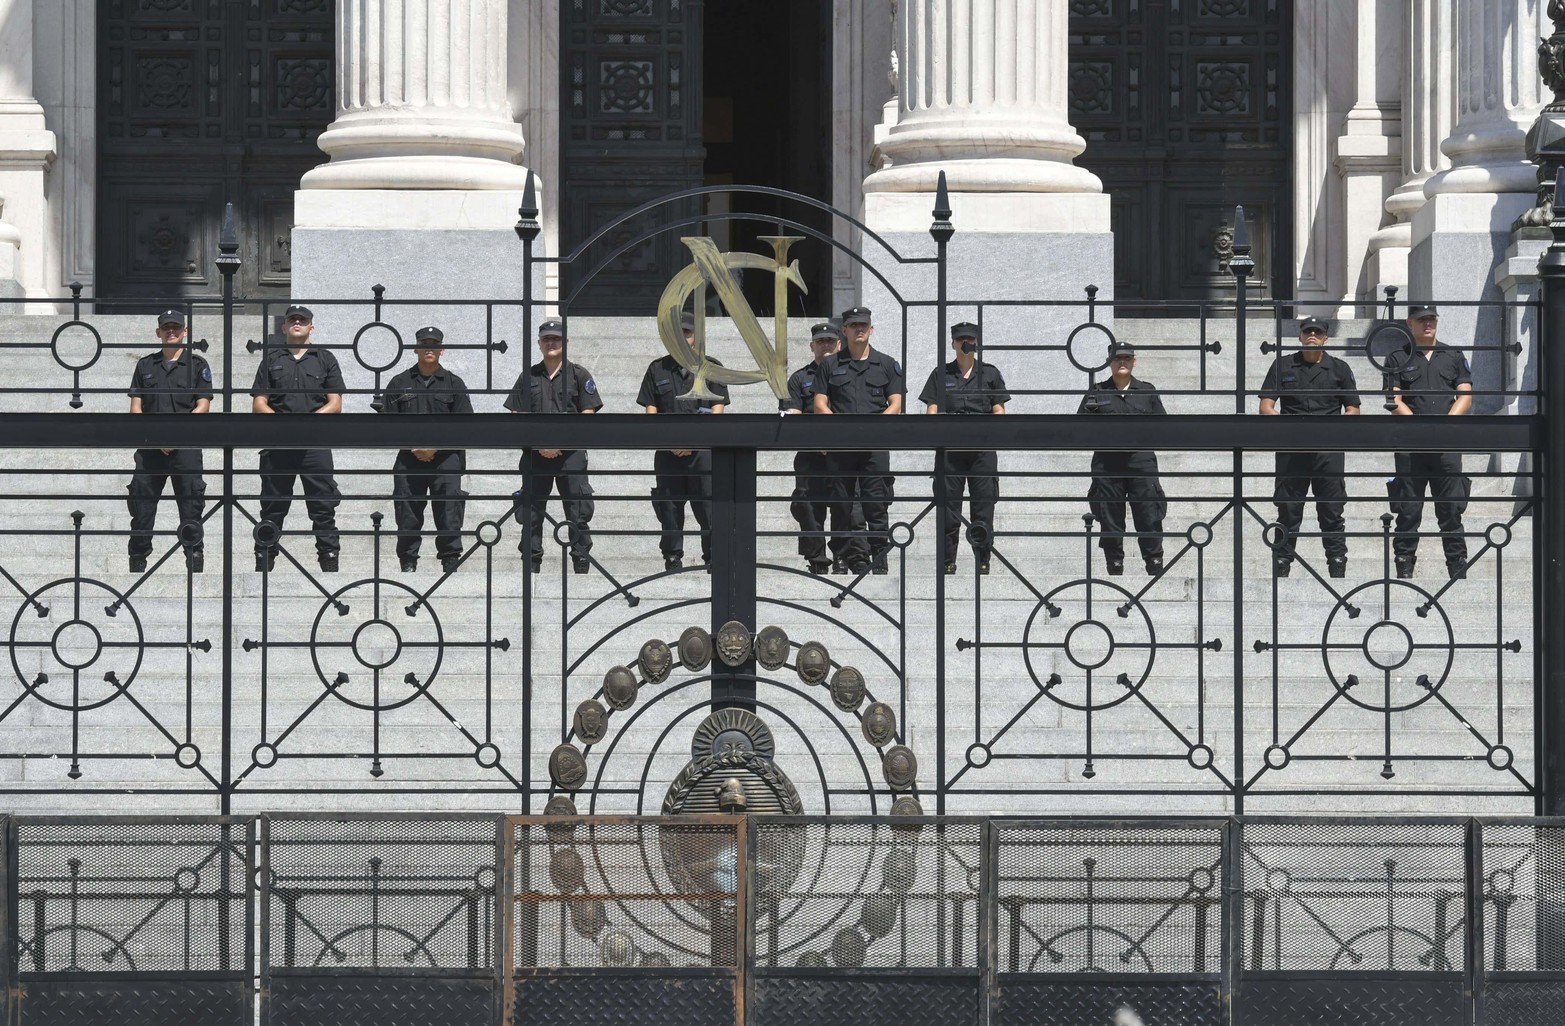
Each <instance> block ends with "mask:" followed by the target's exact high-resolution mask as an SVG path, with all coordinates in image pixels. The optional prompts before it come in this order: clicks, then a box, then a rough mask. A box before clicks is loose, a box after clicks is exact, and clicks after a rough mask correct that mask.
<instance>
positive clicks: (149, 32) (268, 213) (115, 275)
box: [96, 0, 335, 299]
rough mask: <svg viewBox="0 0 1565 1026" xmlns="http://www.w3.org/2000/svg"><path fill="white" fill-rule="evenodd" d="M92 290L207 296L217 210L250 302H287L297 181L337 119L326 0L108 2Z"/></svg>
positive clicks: (213, 287) (213, 275) (212, 278)
mask: <svg viewBox="0 0 1565 1026" xmlns="http://www.w3.org/2000/svg"><path fill="white" fill-rule="evenodd" d="M98 40H99V42H98V181H99V188H98V256H97V273H96V278H97V292H98V294H99V295H100V296H106V297H116V298H127V299H140V298H145V299H162V298H177V297H179V296H188V295H211V294H213V293H215V292H216V291H217V290H218V287H219V281H220V280H219V276H218V274H217V269H216V266H215V265H214V263H213V260H214V259H215V258H216V256H217V236H218V230H219V228H220V227H221V223H222V213H223V205H224V203H227V202H232V203H234V204H235V207H236V209H237V210H238V211H239V216H240V231H241V238H242V239H243V242H244V248H243V249H242V251H241V256H242V257H243V258H244V265H243V268H242V269H241V271H240V278H239V280H238V282H237V284H238V287H239V291H240V293H241V294H243V295H249V296H266V295H286V294H287V292H288V284H289V274H290V271H291V262H290V253H289V231H290V230H291V229H292V227H293V193H294V190H295V189H297V188H298V186H299V179H300V177H301V176H302V175H303V174H304V173H305V172H306V171H308V170H309V169H310V168H312V167H315V166H316V165H318V164H320V163H322V162H323V161H324V160H325V156H324V155H323V154H322V153H321V151H320V149H319V148H318V147H317V146H316V139H317V138H318V137H319V136H320V133H321V131H322V130H323V129H324V128H325V127H326V125H327V124H328V123H330V121H331V120H332V118H333V116H334V114H335V99H334V82H333V68H332V46H333V43H332V40H333V17H332V0H103V2H102V3H101V4H100V5H99V22H98Z"/></svg>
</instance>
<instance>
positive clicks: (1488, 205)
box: [1398, 192, 1534, 414]
mask: <svg viewBox="0 0 1565 1026" xmlns="http://www.w3.org/2000/svg"><path fill="white" fill-rule="evenodd" d="M1533 200H1534V197H1533V194H1532V193H1520V192H1511V193H1498V194H1487V195H1485V194H1481V193H1469V194H1462V193H1441V194H1439V195H1436V196H1434V197H1432V198H1431V199H1430V200H1429V202H1428V203H1427V204H1425V205H1424V207H1423V209H1421V210H1420V211H1419V212H1418V213H1417V214H1416V215H1415V216H1414V218H1413V249H1412V254H1411V257H1410V259H1409V268H1408V269H1409V278H1410V287H1409V291H1408V293H1407V294H1406V295H1404V296H1400V297H1398V298H1399V299H1403V300H1432V301H1434V302H1435V303H1436V304H1438V303H1440V302H1442V301H1445V302H1448V303H1449V302H1471V301H1478V300H1484V301H1489V302H1497V301H1499V300H1502V299H1504V298H1505V297H1504V293H1503V292H1502V291H1501V289H1500V287H1499V286H1498V285H1497V284H1496V283H1495V271H1496V270H1497V269H1498V268H1499V267H1500V265H1501V263H1502V262H1503V261H1504V260H1505V255H1506V250H1507V249H1508V248H1509V246H1510V245H1511V242H1512V239H1513V236H1512V232H1511V225H1512V224H1513V223H1514V222H1515V220H1516V218H1517V217H1519V216H1520V215H1521V214H1522V212H1523V211H1525V210H1527V209H1529V208H1530V207H1531V206H1532V204H1533ZM1504 329H1505V316H1504V311H1503V310H1502V309H1500V308H1498V307H1494V308H1483V307H1456V306H1447V307H1445V308H1443V309H1441V311H1440V337H1441V339H1442V340H1443V341H1445V342H1447V343H1449V344H1451V345H1462V346H1467V345H1472V344H1473V340H1474V339H1479V340H1483V341H1485V342H1491V341H1493V340H1496V339H1500V338H1502V337H1503V332H1504ZM1470 355H1471V359H1470V361H1469V362H1470V363H1471V364H1472V368H1473V387H1474V389H1476V390H1479V391H1482V390H1484V389H1496V388H1501V387H1503V383H1504V382H1505V381H1506V380H1508V379H1510V377H1511V375H1512V373H1513V367H1512V366H1511V361H1512V360H1513V358H1512V357H1510V356H1509V354H1502V353H1499V352H1495V351H1493V350H1484V351H1482V352H1477V353H1472V354H1470ZM1504 405H1505V400H1504V399H1502V398H1501V397H1498V396H1477V397H1475V398H1474V399H1473V413H1475V414H1492V413H1499V412H1502V407H1503V406H1504Z"/></svg>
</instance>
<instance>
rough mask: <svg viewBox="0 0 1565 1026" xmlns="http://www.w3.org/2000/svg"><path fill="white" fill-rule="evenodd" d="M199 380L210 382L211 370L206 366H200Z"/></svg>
mask: <svg viewBox="0 0 1565 1026" xmlns="http://www.w3.org/2000/svg"><path fill="white" fill-rule="evenodd" d="M201 380H202V381H211V380H212V368H211V367H208V366H207V365H206V364H202V365H201Z"/></svg>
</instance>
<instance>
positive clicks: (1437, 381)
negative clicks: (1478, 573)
mask: <svg viewBox="0 0 1565 1026" xmlns="http://www.w3.org/2000/svg"><path fill="white" fill-rule="evenodd" d="M1407 327H1408V331H1409V332H1410V333H1411V334H1412V336H1413V341H1412V343H1411V344H1409V345H1408V346H1407V347H1406V348H1404V349H1399V350H1397V351H1396V352H1394V353H1392V354H1391V355H1390V356H1388V357H1386V364H1385V368H1386V372H1385V386H1386V395H1387V399H1388V402H1389V405H1390V407H1391V412H1392V413H1393V414H1395V415H1396V416H1398V417H1462V416H1465V415H1466V414H1467V412H1468V411H1469V410H1471V409H1472V407H1473V396H1472V391H1473V373H1472V369H1471V368H1470V367H1469V366H1468V365H1467V358H1466V357H1464V356H1463V355H1462V354H1461V353H1459V352H1457V351H1456V350H1455V349H1452V348H1451V347H1450V346H1448V345H1446V344H1445V343H1444V342H1441V341H1440V340H1439V339H1438V338H1437V337H1436V336H1437V335H1438V333H1439V328H1440V313H1439V311H1438V310H1436V309H1435V308H1434V307H1433V306H1431V305H1428V304H1423V305H1413V306H1411V307H1409V308H1408V311H1407ZM1396 468H1397V475H1396V477H1394V478H1392V479H1391V481H1390V482H1389V484H1388V490H1389V491H1390V493H1391V512H1392V513H1394V514H1395V515H1396V518H1397V522H1396V537H1395V538H1394V539H1393V540H1392V543H1391V551H1392V554H1393V556H1395V558H1396V568H1397V576H1398V577H1400V578H1403V579H1407V578H1410V577H1412V576H1413V567H1414V566H1415V564H1416V563H1417V561H1418V527H1419V525H1420V524H1421V523H1423V520H1424V493H1425V491H1426V490H1427V491H1428V492H1430V493H1431V494H1433V496H1434V500H1435V520H1436V521H1437V522H1439V524H1440V534H1441V538H1440V543H1441V546H1442V547H1443V548H1444V549H1445V566H1446V573H1447V574H1449V575H1450V577H1451V579H1452V580H1458V579H1460V578H1463V577H1466V576H1467V539H1466V538H1465V537H1463V536H1462V530H1463V528H1462V514H1463V513H1464V512H1466V510H1467V497H1468V491H1469V485H1470V482H1469V481H1468V480H1467V478H1466V477H1465V476H1463V474H1462V455H1461V453H1455V452H1399V453H1397V454H1396Z"/></svg>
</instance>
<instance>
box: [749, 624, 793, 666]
mask: <svg viewBox="0 0 1565 1026" xmlns="http://www.w3.org/2000/svg"><path fill="white" fill-rule="evenodd" d="M755 661H756V662H758V663H760V664H761V666H763V667H764V668H766V669H768V670H776V669H780V668H781V667H782V665H783V664H784V663H786V662H787V661H788V634H787V632H786V631H784V630H783V629H782V628H781V627H762V628H761V633H759V634H757V635H756V636H755Z"/></svg>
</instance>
